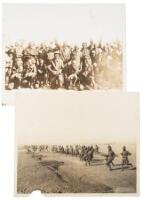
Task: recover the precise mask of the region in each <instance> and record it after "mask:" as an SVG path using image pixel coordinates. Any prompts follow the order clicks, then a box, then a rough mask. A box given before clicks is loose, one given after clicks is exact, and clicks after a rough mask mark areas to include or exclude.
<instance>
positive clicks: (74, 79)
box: [3, 4, 125, 104]
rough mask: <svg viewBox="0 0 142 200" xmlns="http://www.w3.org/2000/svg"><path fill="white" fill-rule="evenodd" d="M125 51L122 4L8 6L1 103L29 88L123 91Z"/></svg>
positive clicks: (6, 6)
mask: <svg viewBox="0 0 142 200" xmlns="http://www.w3.org/2000/svg"><path fill="white" fill-rule="evenodd" d="M124 51H125V6H124V5H123V4H78V5H77V4H76V5H75V4H59V5H58V4H56V5H52V4H4V5H3V58H4V59H3V66H4V70H3V71H4V72H3V75H4V80H3V103H5V104H7V103H9V102H11V98H12V97H11V96H13V95H14V94H15V93H16V91H17V90H18V91H23V90H25V89H26V90H27V89H29V90H31V89H32V90H34V89H36V90H37V89H38V90H39V89H44V90H52V89H56V90H57V89H58V90H59V89H60V90H65V91H66V90H76V91H84V90H94V91H96V90H120V89H122V88H123V86H124V82H125V80H124V79H125V77H124V75H125V74H124V61H125V58H124V57H125V54H124ZM13 98H14V97H13Z"/></svg>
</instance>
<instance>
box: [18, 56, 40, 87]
mask: <svg viewBox="0 0 142 200" xmlns="http://www.w3.org/2000/svg"><path fill="white" fill-rule="evenodd" d="M36 75H37V68H36V65H35V63H34V60H33V59H32V58H30V59H28V60H27V62H26V65H25V68H24V70H23V79H22V86H23V87H28V88H33V86H34V81H35V77H36Z"/></svg>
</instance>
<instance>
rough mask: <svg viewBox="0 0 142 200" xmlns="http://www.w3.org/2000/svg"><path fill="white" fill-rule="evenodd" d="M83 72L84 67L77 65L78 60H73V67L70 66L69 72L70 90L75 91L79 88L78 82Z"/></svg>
mask: <svg viewBox="0 0 142 200" xmlns="http://www.w3.org/2000/svg"><path fill="white" fill-rule="evenodd" d="M81 70H82V67H81V66H78V65H77V62H76V60H72V62H71V65H69V66H68V72H67V80H68V83H69V85H68V88H70V89H74V88H76V87H77V81H79V74H80V72H81Z"/></svg>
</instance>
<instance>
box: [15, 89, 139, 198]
mask: <svg viewBox="0 0 142 200" xmlns="http://www.w3.org/2000/svg"><path fill="white" fill-rule="evenodd" d="M139 141H140V140H139V95H138V93H123V92H103V93H102V92H101V93H100V94H99V93H90V92H87V93H78V92H72V95H70V94H69V93H64V94H62V95H60V94H59V93H57V92H53V93H52V94H51V93H46V94H45V93H44V98H43V94H42V92H39V93H34V92H31V93H30V94H27V93H26V95H25V94H24V93H23V94H22V93H19V94H17V96H16V159H15V194H16V195H26V194H27V195H28V194H30V193H32V192H33V191H35V190H39V191H41V192H42V193H43V194H45V195H75V196H76V195H94V196H95V195H103V194H104V195H116V196H117V195H137V194H138V193H139Z"/></svg>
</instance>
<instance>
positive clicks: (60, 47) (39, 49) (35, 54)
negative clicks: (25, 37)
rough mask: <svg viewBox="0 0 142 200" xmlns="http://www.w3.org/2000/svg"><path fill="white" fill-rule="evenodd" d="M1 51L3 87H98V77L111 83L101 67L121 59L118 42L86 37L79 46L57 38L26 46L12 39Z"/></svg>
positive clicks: (79, 88) (118, 61) (74, 88)
mask: <svg viewBox="0 0 142 200" xmlns="http://www.w3.org/2000/svg"><path fill="white" fill-rule="evenodd" d="M5 53H6V58H5V62H6V67H5V68H6V70H5V88H6V89H8V90H12V89H19V88H35V89H38V88H48V89H49V88H50V89H58V88H64V89H73V90H85V89H86V90H89V89H101V87H104V86H102V83H101V82H102V79H101V78H102V77H103V79H104V80H103V81H105V85H106V87H111V86H110V85H109V80H108V79H109V78H108V77H107V76H106V78H105V69H107V70H110V68H111V66H113V65H115V64H114V63H119V64H121V62H122V47H121V44H120V42H112V43H105V44H102V42H99V43H96V42H93V41H90V43H89V44H87V43H85V42H84V43H82V46H81V47H78V46H73V45H69V44H67V43H66V42H64V43H63V44H59V43H58V42H57V41H54V42H52V43H50V44H46V43H41V44H38V45H37V44H35V43H33V42H30V43H28V44H27V45H26V46H25V45H24V44H22V43H18V42H16V43H14V44H13V45H8V46H6V50H5ZM114 68H115V67H114ZM114 68H113V70H114ZM105 79H106V80H105ZM112 87H117V85H115V86H114V85H113V86H112ZM103 89H104V88H103Z"/></svg>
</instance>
